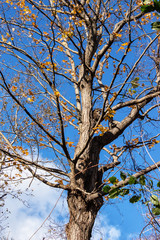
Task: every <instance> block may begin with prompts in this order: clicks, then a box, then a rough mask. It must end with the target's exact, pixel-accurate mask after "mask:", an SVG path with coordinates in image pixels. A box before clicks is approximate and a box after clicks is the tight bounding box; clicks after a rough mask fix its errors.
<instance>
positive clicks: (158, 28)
mask: <svg viewBox="0 0 160 240" xmlns="http://www.w3.org/2000/svg"><path fill="white" fill-rule="evenodd" d="M151 26H152V29H153V30H156V31H160V22H154V23H152V24H151Z"/></svg>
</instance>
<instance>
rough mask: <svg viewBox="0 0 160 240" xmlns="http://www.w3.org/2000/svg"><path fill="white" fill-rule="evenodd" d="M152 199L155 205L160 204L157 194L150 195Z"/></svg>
mask: <svg viewBox="0 0 160 240" xmlns="http://www.w3.org/2000/svg"><path fill="white" fill-rule="evenodd" d="M150 200H151V203H153V205H155V206H158V205H160V202H159V200H158V197H157V196H156V195H152V196H151V197H150Z"/></svg>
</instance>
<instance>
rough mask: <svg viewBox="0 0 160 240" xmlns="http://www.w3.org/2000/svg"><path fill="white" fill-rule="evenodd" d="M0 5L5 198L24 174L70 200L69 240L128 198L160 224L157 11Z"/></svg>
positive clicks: (107, 5)
mask: <svg viewBox="0 0 160 240" xmlns="http://www.w3.org/2000/svg"><path fill="white" fill-rule="evenodd" d="M0 3H1V5H0V26H1V30H0V31H1V37H0V55H1V68H0V91H1V98H0V106H1V114H0V124H1V126H0V136H1V138H0V154H1V170H3V172H4V175H3V179H4V183H5V186H6V188H7V186H8V183H9V181H13V180H14V179H15V178H18V179H21V178H22V174H23V172H24V171H29V173H30V174H31V176H32V178H33V179H34V178H36V179H38V180H40V181H42V182H43V183H44V184H47V185H49V186H50V187H53V188H60V189H64V190H66V191H67V192H68V198H67V201H68V206H69V212H70V221H69V223H68V224H67V226H66V234H67V239H69V240H71V239H74V240H76V239H90V237H91V231H92V227H93V224H94V221H95V218H96V215H97V212H98V211H99V209H100V208H101V207H102V205H103V204H104V203H108V201H110V199H114V198H117V197H125V196H126V195H127V196H130V197H129V201H130V202H131V203H135V202H137V201H142V202H143V203H144V202H146V205H148V206H149V207H151V209H152V216H154V220H155V224H157V221H156V218H155V216H158V215H159V214H160V200H159V195H158V194H159V189H160V180H159V167H160V161H157V160H153V158H151V157H150V151H151V150H152V149H155V150H156V151H158V147H157V146H158V145H157V144H158V143H159V142H160V140H159V139H160V138H159V135H160V132H159V95H160V85H159V83H160V70H159V63H160V56H159V54H160V53H159V51H160V50H159V48H160V32H159V28H160V24H159V21H158V19H159V15H158V13H159V12H160V2H159V1H158V0H154V1H140V0H137V1H134V0H130V1H128V0H124V1H119V0H117V1H109V0H107V1H103V0H81V1H78V0H70V1H68V0H59V1H58V0H43V1H36V0H19V1H18V0H6V1H4V0H3V1H0ZM40 156H42V157H40ZM13 168H14V169H17V171H18V173H17V175H16V176H14V175H10V174H8V171H10V170H11V169H13ZM6 169H7V173H5V170H6ZM136 184H138V186H139V187H138V188H137V189H139V190H138V191H136V190H135V187H134V186H135V185H136ZM136 186H137V185H136ZM153 191H156V192H153ZM104 199H105V202H104Z"/></svg>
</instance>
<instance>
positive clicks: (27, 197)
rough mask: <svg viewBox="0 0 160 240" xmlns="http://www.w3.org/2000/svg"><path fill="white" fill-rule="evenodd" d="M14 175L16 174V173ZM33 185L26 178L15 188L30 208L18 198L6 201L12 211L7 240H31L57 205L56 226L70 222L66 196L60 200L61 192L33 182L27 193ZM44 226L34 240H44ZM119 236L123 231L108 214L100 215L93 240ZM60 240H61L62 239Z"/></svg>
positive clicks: (114, 239) (9, 197)
mask: <svg viewBox="0 0 160 240" xmlns="http://www.w3.org/2000/svg"><path fill="white" fill-rule="evenodd" d="M13 174H15V173H14V171H13ZM23 177H24V178H26V175H25V173H23ZM30 183H31V179H27V180H25V181H23V182H22V183H21V184H18V185H17V187H15V186H14V190H15V191H16V189H19V188H20V189H21V191H22V193H23V194H22V196H21V198H22V200H24V201H26V202H27V204H28V205H29V206H26V205H24V204H23V202H22V201H19V199H16V198H12V196H11V195H8V196H7V198H6V200H5V203H6V204H5V205H6V207H7V208H8V209H9V211H10V212H11V214H9V219H8V224H9V229H8V230H7V234H6V236H8V239H11V238H13V239H14V240H22V239H23V240H29V239H30V237H31V236H32V235H33V234H34V233H35V232H36V231H37V229H39V227H40V226H41V225H42V223H43V222H44V221H45V219H46V218H47V217H48V215H49V214H50V212H51V211H52V209H53V208H54V207H55V205H56V207H55V208H54V210H53V212H52V215H51V217H52V219H53V221H54V222H55V223H58V222H62V221H63V222H64V223H66V222H68V215H69V214H68V206H67V202H66V195H65V196H64V197H60V195H61V191H59V190H55V189H54V188H51V187H49V186H47V185H45V184H44V183H41V182H39V181H38V180H34V181H33V182H32V184H31V187H30V188H29V190H28V191H27V192H26V189H27V188H28V186H29V185H30ZM31 189H33V196H32V195H31V193H32V191H31ZM64 194H65V192H64ZM59 197H60V199H59ZM58 199H59V200H58ZM57 200H58V203H57ZM44 226H45V224H44V225H43V227H42V228H40V230H38V232H37V233H36V234H35V235H34V237H33V238H31V240H37V239H38V240H39V239H43V237H44V236H45V235H46V233H47V231H48V229H47V227H44ZM57 229H58V228H57ZM57 229H56V230H57ZM120 236H121V232H120V229H119V228H118V227H116V226H113V225H111V224H110V223H109V221H108V220H107V216H106V215H102V214H100V215H98V217H97V219H96V223H95V226H94V230H93V237H92V240H97V239H100V238H102V239H108V240H109V239H111V240H119V239H120ZM46 239H49V238H46ZM52 239H53V238H52ZM59 239H60V240H62V238H59ZM56 240H58V238H56Z"/></svg>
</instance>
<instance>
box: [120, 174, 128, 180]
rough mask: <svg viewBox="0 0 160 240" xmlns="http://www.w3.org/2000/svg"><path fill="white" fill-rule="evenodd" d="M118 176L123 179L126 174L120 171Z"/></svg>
mask: <svg viewBox="0 0 160 240" xmlns="http://www.w3.org/2000/svg"><path fill="white" fill-rule="evenodd" d="M120 177H121V179H122V180H123V181H124V180H125V179H126V177H127V176H126V174H125V173H124V172H120Z"/></svg>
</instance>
